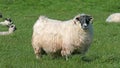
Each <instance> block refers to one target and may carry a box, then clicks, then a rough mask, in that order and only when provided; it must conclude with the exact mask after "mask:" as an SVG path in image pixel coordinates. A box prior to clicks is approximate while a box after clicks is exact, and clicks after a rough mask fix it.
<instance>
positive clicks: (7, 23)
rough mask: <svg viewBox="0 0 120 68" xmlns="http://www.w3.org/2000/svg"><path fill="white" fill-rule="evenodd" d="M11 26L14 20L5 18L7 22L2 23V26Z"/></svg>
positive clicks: (0, 23)
mask: <svg viewBox="0 0 120 68" xmlns="http://www.w3.org/2000/svg"><path fill="white" fill-rule="evenodd" d="M11 24H13V23H12V20H11V19H10V18H5V21H3V22H0V25H3V26H9V25H11Z"/></svg>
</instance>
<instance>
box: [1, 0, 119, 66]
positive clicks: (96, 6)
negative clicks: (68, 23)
mask: <svg viewBox="0 0 120 68" xmlns="http://www.w3.org/2000/svg"><path fill="white" fill-rule="evenodd" d="M119 4H120V1H119V0H55V1H53V0H0V12H1V13H2V14H3V16H4V17H10V18H12V20H13V22H14V23H15V25H16V26H17V30H16V31H15V33H13V34H11V35H8V36H0V68H88V67H89V68H119V67H120V57H119V56H120V51H119V49H120V24H117V23H116V24H114V23H109V24H108V23H106V22H105V19H106V18H107V17H108V15H110V14H111V13H115V12H119V11H120V6H119ZM78 13H86V14H90V15H92V16H93V17H94V24H93V26H94V41H93V43H92V45H91V47H90V49H89V51H88V52H87V53H86V56H85V58H84V59H81V58H80V56H79V55H73V56H72V57H71V58H70V59H69V61H65V60H64V58H62V57H61V58H56V59H51V58H50V57H49V56H47V55H44V57H43V59H42V60H37V59H36V58H35V55H34V52H33V48H32V45H31V37H32V26H33V24H34V23H35V21H36V20H37V18H38V17H39V15H46V16H48V17H50V18H53V19H59V20H68V19H71V18H73V17H74V16H75V15H77V14H78ZM0 30H1V31H3V30H7V28H6V27H3V26H0Z"/></svg>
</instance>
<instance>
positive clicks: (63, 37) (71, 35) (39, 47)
mask: <svg viewBox="0 0 120 68" xmlns="http://www.w3.org/2000/svg"><path fill="white" fill-rule="evenodd" d="M92 20H93V17H92V16H90V15H87V14H79V15H77V16H75V17H74V18H73V19H71V20H68V21H59V20H53V19H49V18H47V17H45V16H40V17H39V19H38V20H37V21H36V23H35V24H34V26H33V35H32V46H33V49H34V52H35V54H36V58H40V57H41V56H42V51H45V52H46V53H47V54H50V55H55V54H60V53H61V54H60V55H61V56H64V57H65V58H66V60H68V57H69V56H70V55H71V54H73V53H79V54H85V53H86V51H87V50H88V48H89V46H90V44H91V43H92V39H93V28H92Z"/></svg>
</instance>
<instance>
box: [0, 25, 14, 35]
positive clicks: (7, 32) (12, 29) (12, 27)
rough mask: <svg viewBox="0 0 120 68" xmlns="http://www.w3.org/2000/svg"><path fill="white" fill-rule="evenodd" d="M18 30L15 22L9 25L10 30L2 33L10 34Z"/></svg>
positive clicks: (0, 33) (1, 33)
mask: <svg viewBox="0 0 120 68" xmlns="http://www.w3.org/2000/svg"><path fill="white" fill-rule="evenodd" d="M15 30H16V26H15V25H14V24H11V25H9V29H8V31H3V32H0V35H9V34H12V33H13V32H14V31H15Z"/></svg>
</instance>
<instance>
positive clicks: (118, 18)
mask: <svg viewBox="0 0 120 68" xmlns="http://www.w3.org/2000/svg"><path fill="white" fill-rule="evenodd" d="M106 22H120V13H113V14H111V15H110V16H109V17H108V18H107V19H106Z"/></svg>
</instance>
